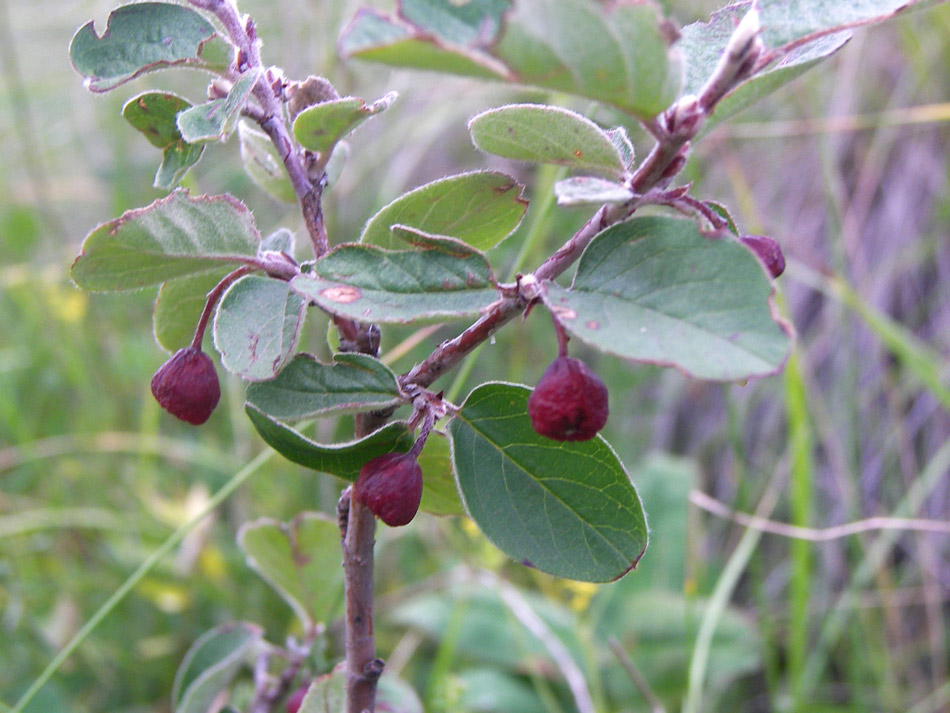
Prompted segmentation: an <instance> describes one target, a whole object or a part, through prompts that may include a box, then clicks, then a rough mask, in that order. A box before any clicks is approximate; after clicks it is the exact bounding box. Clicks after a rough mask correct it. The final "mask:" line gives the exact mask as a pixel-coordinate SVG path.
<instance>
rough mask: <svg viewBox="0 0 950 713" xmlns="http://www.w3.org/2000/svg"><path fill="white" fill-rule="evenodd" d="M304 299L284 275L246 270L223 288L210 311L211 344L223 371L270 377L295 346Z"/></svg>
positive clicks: (252, 378) (256, 378) (249, 377)
mask: <svg viewBox="0 0 950 713" xmlns="http://www.w3.org/2000/svg"><path fill="white" fill-rule="evenodd" d="M305 309H306V304H305V303H304V301H303V300H302V299H300V297H299V296H298V295H297V294H296V293H294V292H293V291H291V289H290V285H289V284H288V283H287V282H285V281H283V280H275V279H273V278H270V277H264V276H262V275H246V276H245V277H242V278H241V279H240V280H238V281H237V282H235V283H234V284H233V285H231V286H230V287H229V288H228V291H227V292H225V293H224V296H223V297H222V298H221V302H220V303H219V304H218V310H217V312H215V316H214V346H215V348H216V349H217V350H218V351H219V352H221V363H222V364H224V366H225V368H226V369H227V370H228V371H231V372H233V373H235V374H238V375H239V376H241V378H243V379H247V380H248V381H261V380H263V379H272V378H273V377H274V376H275V375H276V374H277V372H278V371H280V369H281V367H282V366H283V365H284V363H285V362H286V361H287V359H289V358H290V355H291V354H292V353H293V351H294V349H295V348H296V347H297V339H298V338H299V337H300V327H301V326H302V324H303V318H304V310H305Z"/></svg>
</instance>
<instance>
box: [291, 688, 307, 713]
mask: <svg viewBox="0 0 950 713" xmlns="http://www.w3.org/2000/svg"><path fill="white" fill-rule="evenodd" d="M309 689H310V684H309V683H305V684H303V685H302V686H301V687H300V688H298V689H297V690H296V691H294V692H293V693H291V694H290V698H288V699H287V713H297V711H299V710H300V706H301V704H302V703H303V699H304V696H306V695H307V691H308V690H309Z"/></svg>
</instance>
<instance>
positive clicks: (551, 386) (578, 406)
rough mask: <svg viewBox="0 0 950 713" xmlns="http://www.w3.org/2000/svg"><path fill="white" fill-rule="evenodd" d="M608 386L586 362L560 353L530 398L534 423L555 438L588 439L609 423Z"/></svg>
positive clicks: (535, 426)
mask: <svg viewBox="0 0 950 713" xmlns="http://www.w3.org/2000/svg"><path fill="white" fill-rule="evenodd" d="M608 414H609V409H608V408H607V387H606V386H604V382H603V381H601V380H600V377H599V376H597V374H595V373H594V372H592V371H591V370H590V369H588V368H587V364H585V363H584V362H582V361H580V360H579V359H571V358H570V357H566V356H560V357H558V358H557V359H555V360H554V361H552V362H551V364H550V365H549V366H548V368H547V369H546V370H545V372H544V375H543V376H542V377H541V380H540V381H539V382H538V385H537V386H535V387H534V391H533V392H532V394H531V397H530V398H529V399H528V415H529V416H530V417H531V425H532V426H533V427H534V430H535V431H537V432H538V433H539V434H541V435H542V436H546V437H547V438H553V439H554V440H555V441H587V440H590V439H591V438H593V437H594V436H596V435H597V432H598V431H599V430H600V429H602V428H603V427H604V424H605V423H607V415H608Z"/></svg>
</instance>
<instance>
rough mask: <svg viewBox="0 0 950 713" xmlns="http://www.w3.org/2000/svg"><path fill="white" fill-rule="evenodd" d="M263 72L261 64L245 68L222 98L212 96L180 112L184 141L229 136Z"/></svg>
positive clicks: (197, 141)
mask: <svg viewBox="0 0 950 713" xmlns="http://www.w3.org/2000/svg"><path fill="white" fill-rule="evenodd" d="M260 76H261V69H260V67H257V68H255V69H253V70H250V71H248V72H245V73H244V74H242V75H241V76H240V78H239V79H238V80H237V81H236V82H235V83H234V86H232V87H231V91H229V92H228V95H227V96H226V97H224V98H223V99H213V100H212V101H209V102H205V103H204V104H199V105H198V106H193V107H191V108H190V109H186V110H185V111H183V112H182V113H181V114H179V115H178V130H179V131H180V132H181V135H182V137H183V138H184V139H185V141H187V142H188V143H192V144H200V143H208V142H210V141H221V140H222V139H226V138H228V137H229V136H230V135H231V134H232V133H233V132H234V130H235V129H236V128H237V124H238V119H239V118H240V111H241V109H242V108H243V107H244V105H245V104H246V103H247V99H248V97H249V96H250V95H251V91H252V90H253V89H254V85H255V84H257V80H258V79H259V78H260Z"/></svg>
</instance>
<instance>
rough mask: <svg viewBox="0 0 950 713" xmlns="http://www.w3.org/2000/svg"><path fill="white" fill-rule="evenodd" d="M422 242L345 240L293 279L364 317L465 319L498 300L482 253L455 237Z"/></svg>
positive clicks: (324, 303)
mask: <svg viewBox="0 0 950 713" xmlns="http://www.w3.org/2000/svg"><path fill="white" fill-rule="evenodd" d="M420 239H422V238H420ZM424 241H425V244H424V245H422V244H420V248H421V249H419V250H404V251H399V252H391V251H388V250H382V249H380V248H377V247H373V246H372V245H341V246H339V247H338V248H336V249H335V250H333V251H332V252H331V253H329V254H328V255H326V256H325V257H323V258H321V259H320V260H318V261H317V262H316V263H315V264H314V266H313V273H310V274H303V275H298V276H297V277H295V278H294V279H293V280H291V283H290V284H291V286H292V287H293V289H294V290H296V291H297V293H299V294H300V295H302V296H303V297H304V298H306V299H307V300H310V301H313V302H314V303H316V304H318V305H319V306H320V307H322V308H323V309H325V310H326V311H327V312H330V313H331V314H335V315H339V316H341V317H347V318H349V319H356V320H359V321H361V322H400V323H407V322H413V321H416V320H432V321H435V320H438V321H446V320H449V319H462V318H465V317H472V316H476V315H478V314H479V312H480V311H481V310H483V309H484V308H486V307H488V306H489V305H490V304H492V303H493V302H495V301H496V300H497V299H498V296H499V293H498V290H497V289H496V288H495V287H494V278H493V277H492V273H491V268H490V267H489V265H488V261H487V260H485V257H484V256H483V255H481V254H480V253H478V252H475V251H473V250H471V249H470V248H468V247H467V246H465V245H463V244H460V243H458V242H457V241H451V240H444V239H437V238H434V237H432V236H427V237H425V238H424Z"/></svg>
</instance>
